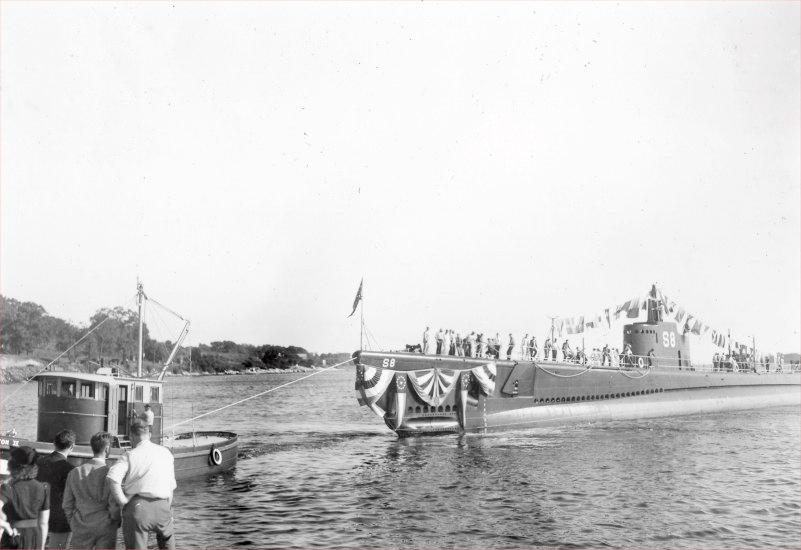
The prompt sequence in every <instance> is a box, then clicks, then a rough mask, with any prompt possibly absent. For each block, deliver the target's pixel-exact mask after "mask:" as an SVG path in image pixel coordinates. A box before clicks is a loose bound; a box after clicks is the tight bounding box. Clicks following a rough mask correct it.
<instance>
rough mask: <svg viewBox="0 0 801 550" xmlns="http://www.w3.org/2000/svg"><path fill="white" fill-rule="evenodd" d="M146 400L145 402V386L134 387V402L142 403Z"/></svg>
mask: <svg viewBox="0 0 801 550" xmlns="http://www.w3.org/2000/svg"><path fill="white" fill-rule="evenodd" d="M144 400H145V388H144V386H134V401H139V402H140V403H141V402H142V401H144Z"/></svg>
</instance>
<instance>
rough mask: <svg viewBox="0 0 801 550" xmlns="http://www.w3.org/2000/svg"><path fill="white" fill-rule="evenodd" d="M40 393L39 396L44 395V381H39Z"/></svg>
mask: <svg viewBox="0 0 801 550" xmlns="http://www.w3.org/2000/svg"><path fill="white" fill-rule="evenodd" d="M38 393H39V395H44V380H39V389H38Z"/></svg>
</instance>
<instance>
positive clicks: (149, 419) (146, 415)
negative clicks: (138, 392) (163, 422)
mask: <svg viewBox="0 0 801 550" xmlns="http://www.w3.org/2000/svg"><path fill="white" fill-rule="evenodd" d="M154 416H155V415H154V414H153V411H151V410H150V405H145V410H144V411H142V420H144V421H145V423H146V424H147V425H148V426H150V429H151V430H152V429H153V418H154Z"/></svg>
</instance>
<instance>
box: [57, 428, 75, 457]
mask: <svg viewBox="0 0 801 550" xmlns="http://www.w3.org/2000/svg"><path fill="white" fill-rule="evenodd" d="M53 445H55V446H56V450H57V451H59V452H61V453H68V452H70V451H71V450H72V448H73V447H74V446H75V432H73V431H72V430H61V431H60V432H58V433H57V434H56V437H55V439H53Z"/></svg>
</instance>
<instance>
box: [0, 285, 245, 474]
mask: <svg viewBox="0 0 801 550" xmlns="http://www.w3.org/2000/svg"><path fill="white" fill-rule="evenodd" d="M145 299H146V297H145V294H144V291H143V289H142V285H141V284H139V285H138V300H139V315H140V319H139V354H138V361H137V365H138V367H137V376H120V375H119V374H118V372H117V371H116V370H115V369H111V368H104V369H98V371H99V372H97V373H82V372H67V371H46V372H42V373H39V374H38V375H36V376H35V377H34V380H35V381H36V383H37V384H38V412H37V430H36V431H37V433H36V438H35V439H27V438H18V437H12V436H0V458H1V459H2V464H0V468H2V473H3V474H5V473H7V472H6V470H7V463H6V461H7V460H8V454H9V451H10V449H11V447H18V446H22V445H26V446H29V447H32V448H34V449H36V451H37V452H38V453H40V454H42V453H51V452H52V451H53V450H54V447H53V443H52V441H53V439H54V437H55V435H56V434H57V433H58V432H60V431H61V430H66V429H69V430H72V431H74V432H75V434H76V436H77V438H76V445H75V449H74V450H73V452H72V454H71V455H70V457H69V458H70V461H71V462H72V463H74V464H76V465H77V464H81V463H83V462H86V461H88V460H90V459H91V458H92V449H91V447H90V446H89V440H90V438H91V437H92V435H93V434H95V433H97V432H99V431H106V432H109V433H111V434H112V435H113V436H114V442H113V446H112V447H113V448H112V449H111V454H110V456H109V458H108V460H109V463H112V462H113V461H115V460H116V459H118V458H119V457H120V456H122V454H123V453H124V452H125V451H126V450H127V449H129V448H130V446H131V443H130V432H129V429H130V423H131V420H132V419H134V418H137V417H140V416H142V413H143V412H144V410H145V409H144V407H145V405H150V410H151V411H152V412H153V415H154V419H153V426H152V428H151V438H152V441H153V442H154V443H159V444H161V445H164V446H165V447H167V448H168V449H170V451H171V452H172V454H173V456H174V457H175V477H176V479H179V480H180V479H186V478H190V477H197V476H205V475H209V474H216V473H219V472H224V471H226V470H230V469H232V468H234V467H235V466H236V460H237V453H238V445H239V444H238V438H237V435H236V434H234V433H231V432H216V431H211V432H203V431H194V432H188V433H179V434H175V435H168V434H166V433H164V425H163V420H164V418H163V399H164V391H163V389H164V388H163V386H164V381H163V378H164V374H165V373H166V371H167V368H168V366H169V364H170V362H171V360H172V358H173V357H174V355H175V352H176V351H177V349H178V346H179V345H180V343H181V342H182V341H183V339H184V338H185V337H186V334H187V333H188V326H189V323H188V321H186V322H185V325H184V329H183V331H182V333H181V336H180V337H179V338H178V341H177V342H176V344H175V347H174V348H173V350H172V353H171V354H170V357H169V359H168V360H167V362H166V363H165V365H164V367H163V368H162V370H161V373H160V374H159V376H158V377H155V378H147V377H143V376H142V316H141V312H142V302H143V300H145Z"/></svg>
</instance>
